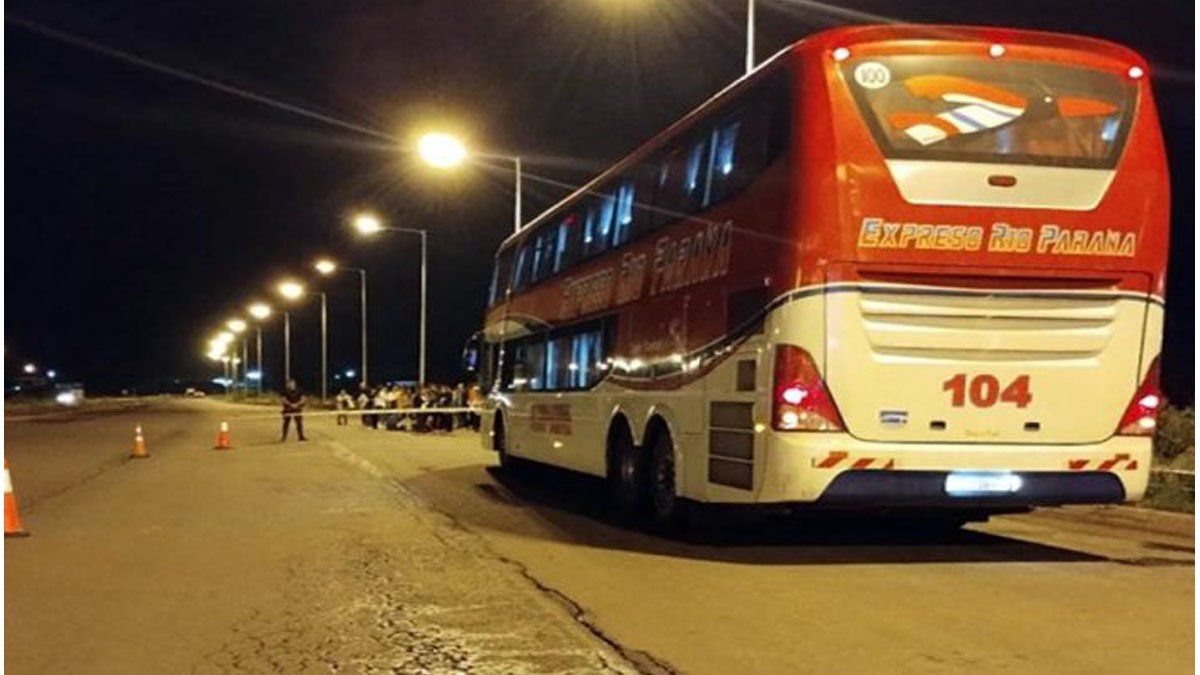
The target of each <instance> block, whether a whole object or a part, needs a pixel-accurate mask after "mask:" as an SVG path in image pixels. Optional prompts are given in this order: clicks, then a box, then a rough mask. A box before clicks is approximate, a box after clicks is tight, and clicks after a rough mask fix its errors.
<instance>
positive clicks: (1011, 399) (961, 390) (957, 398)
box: [942, 373, 1033, 408]
mask: <svg viewBox="0 0 1200 675" xmlns="http://www.w3.org/2000/svg"><path fill="white" fill-rule="evenodd" d="M942 391H948V392H950V404H951V405H953V406H954V407H955V408H961V407H963V406H965V405H966V404H967V401H968V400H969V401H970V402H971V405H973V406H975V407H976V408H990V407H992V406H994V405H996V403H997V402H1000V403H1015V404H1016V406H1017V407H1018V408H1024V407H1026V406H1028V405H1029V402H1030V401H1032V400H1033V394H1030V393H1029V376H1028V375H1018V376H1017V378H1016V379H1015V380H1013V381H1012V382H1010V383H1008V386H1006V387H1004V388H1003V390H1002V389H1001V388H1000V380H998V379H997V378H996V376H995V375H986V374H985V375H976V376H974V377H971V378H970V379H968V378H967V375H966V373H959V374H958V375H955V376H954V377H952V378H950V379H948V380H946V381H945V382H943V383H942Z"/></svg>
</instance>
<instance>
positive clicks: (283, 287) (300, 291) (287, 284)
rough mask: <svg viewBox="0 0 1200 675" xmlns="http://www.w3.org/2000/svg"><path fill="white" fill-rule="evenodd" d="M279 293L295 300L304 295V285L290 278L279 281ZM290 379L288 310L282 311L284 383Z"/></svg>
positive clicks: (290, 347) (290, 323)
mask: <svg viewBox="0 0 1200 675" xmlns="http://www.w3.org/2000/svg"><path fill="white" fill-rule="evenodd" d="M276 290H277V291H279V295H281V296H283V299H284V300H289V301H291V302H295V301H296V300H299V299H300V298H302V297H304V285H303V284H301V283H299V282H297V281H292V280H290V279H287V280H284V281H281V282H279V285H278V286H276ZM291 379H292V320H291V315H290V314H289V312H287V311H284V313H283V382H284V385H286V384H287V383H288V381H289V380H291Z"/></svg>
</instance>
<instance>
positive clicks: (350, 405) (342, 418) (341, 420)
mask: <svg viewBox="0 0 1200 675" xmlns="http://www.w3.org/2000/svg"><path fill="white" fill-rule="evenodd" d="M335 400H336V401H337V409H338V416H337V425H338V426H339V427H344V426H346V425H347V424H349V423H350V418H349V417H347V415H346V413H345V412H344V411H346V410H353V409H354V399H352V398H350V394H347V393H346V390H345V389H342V390H340V391H339V392H338V394H337V399H335Z"/></svg>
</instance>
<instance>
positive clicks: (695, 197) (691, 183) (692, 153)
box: [679, 134, 711, 213]
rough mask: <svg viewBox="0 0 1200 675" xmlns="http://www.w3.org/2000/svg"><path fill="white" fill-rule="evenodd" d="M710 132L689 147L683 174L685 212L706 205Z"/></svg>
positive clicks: (693, 210) (683, 209) (690, 211)
mask: <svg viewBox="0 0 1200 675" xmlns="http://www.w3.org/2000/svg"><path fill="white" fill-rule="evenodd" d="M710 154H711V153H710V151H709V138H708V134H705V135H704V136H702V137H700V139H698V140H696V141H695V142H693V143H692V145H691V146H690V147H689V148H688V154H687V165H686V166H685V168H684V174H683V201H684V203H683V205H682V206H683V208H681V209H679V210H680V211H683V212H684V213H692V212H695V211H698V210H700V208H702V207H703V206H704V198H705V195H706V193H707V192H708V166H709V164H710V161H709V160H710V159H711V157H710Z"/></svg>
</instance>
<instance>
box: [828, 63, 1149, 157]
mask: <svg viewBox="0 0 1200 675" xmlns="http://www.w3.org/2000/svg"><path fill="white" fill-rule="evenodd" d="M842 75H843V76H844V77H845V80H846V82H847V85H848V86H849V87H850V89H851V91H852V92H853V93H854V98H855V99H856V100H857V102H858V106H859V110H860V111H861V113H862V114H863V116H864V117H865V118H866V120H867V123H868V125H869V126H870V127H871V131H872V133H873V134H874V136H875V139H876V140H877V141H878V143H879V145H880V148H881V149H882V150H883V153H884V155H885V156H887V157H888V158H889V159H930V160H945V161H966V162H993V163H1005V164H1014V163H1016V164H1045V165H1054V166H1079V167H1091V168H1111V167H1112V166H1114V165H1115V164H1116V161H1117V158H1118V157H1119V156H1120V151H1121V146H1122V145H1123V144H1124V142H1125V136H1126V134H1127V133H1128V131H1129V128H1128V127H1129V124H1130V120H1131V119H1132V113H1133V102H1134V87H1133V85H1132V84H1131V83H1130V82H1129V81H1128V80H1126V79H1124V78H1121V77H1118V76H1116V75H1113V74H1110V73H1105V72H1101V71H1096V70H1089V69H1085V68H1078V67H1072V66H1062V65H1056V64H1049V63H1039V62H1033V61H1016V60H1008V59H988V58H971V57H946V56H911V55H910V56H888V57H874V58H866V59H858V60H851V61H846V62H844V63H843V64H842Z"/></svg>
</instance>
